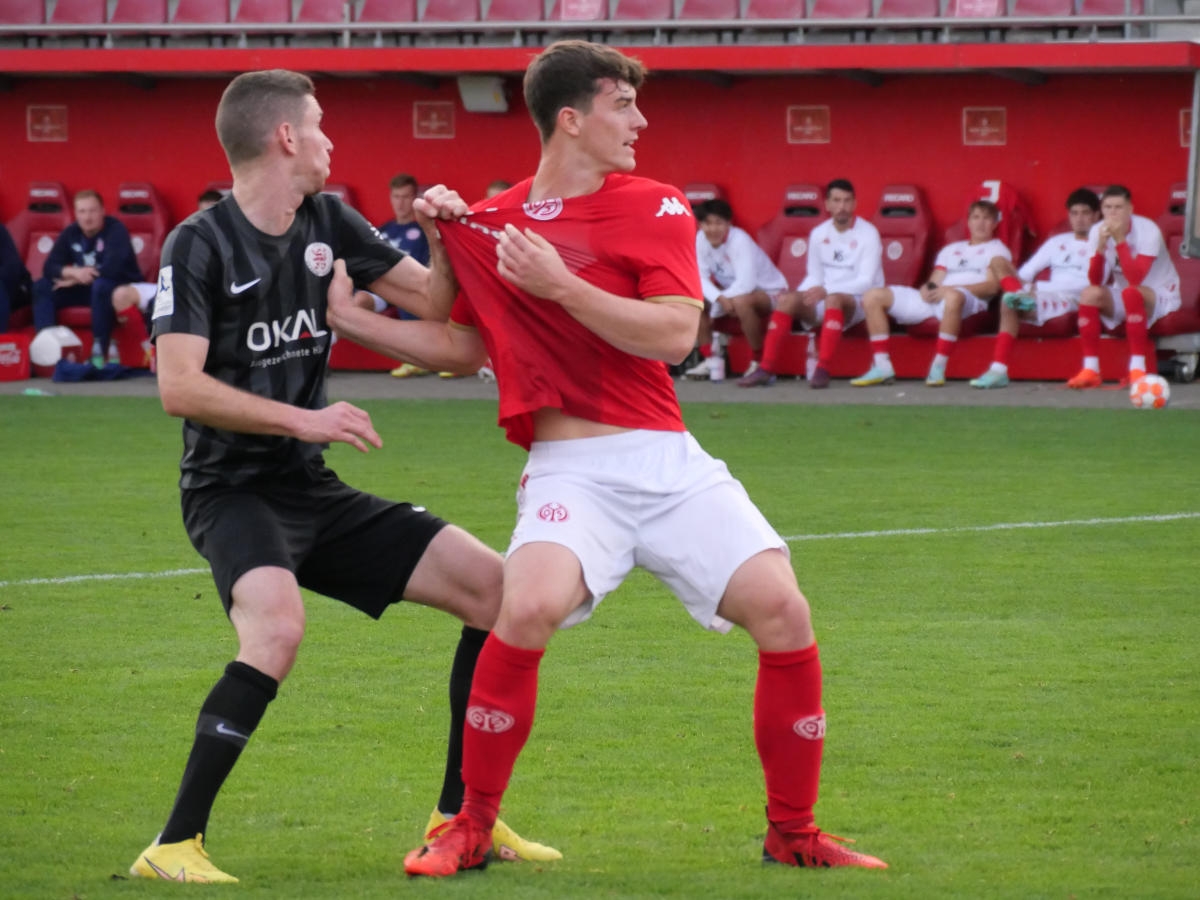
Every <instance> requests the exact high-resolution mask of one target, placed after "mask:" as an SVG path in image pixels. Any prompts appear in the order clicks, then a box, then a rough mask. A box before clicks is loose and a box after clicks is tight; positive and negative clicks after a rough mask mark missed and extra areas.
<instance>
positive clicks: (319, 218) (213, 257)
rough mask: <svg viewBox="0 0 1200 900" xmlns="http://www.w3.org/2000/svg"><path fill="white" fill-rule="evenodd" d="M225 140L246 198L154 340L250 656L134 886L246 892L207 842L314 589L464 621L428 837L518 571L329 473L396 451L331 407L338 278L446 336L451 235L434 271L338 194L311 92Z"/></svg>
mask: <svg viewBox="0 0 1200 900" xmlns="http://www.w3.org/2000/svg"><path fill="white" fill-rule="evenodd" d="M216 128H217V137H218V138H219V140H220V142H221V146H222V147H223V148H224V150H225V154H226V156H227V157H228V159H229V165H230V168H231V170H232V172H233V191H232V193H231V194H230V196H228V197H226V198H225V199H223V200H222V201H221V202H220V203H218V204H216V206H214V207H213V208H211V209H208V210H205V211H203V212H197V213H194V214H193V215H192V216H191V217H190V218H188V219H187V220H186V221H185V222H183V223H182V224H180V225H179V227H177V228H176V229H175V230H174V231H173V232H172V233H171V235H170V236H169V237H168V239H167V241H166V244H165V245H164V247H163V254H162V268H161V270H160V272H159V277H158V293H157V296H156V298H155V305H154V334H155V339H156V343H157V348H158V383H159V392H160V394H161V397H162V403H163V408H164V409H165V410H166V411H167V412H168V413H169V414H171V415H172V416H178V417H180V418H182V419H183V420H184V422H183V444H184V450H183V459H182V462H181V464H180V469H181V472H182V476H181V478H180V488H181V491H182V507H183V519H184V525H185V526H186V528H187V533H188V536H189V537H190V538H191V540H192V543H193V544H194V545H195V547H196V549H197V550H198V551H199V552H200V554H201V555H203V556H204V557H205V558H206V559H207V560H208V562H209V565H210V566H211V568H212V573H213V578H214V580H215V581H216V584H217V588H218V591H219V593H220V596H221V600H222V603H223V604H224V606H225V611H226V613H227V614H228V616H229V619H230V621H231V622H232V624H233V627H234V629H235V630H236V632H237V637H238V653H237V658H236V659H234V660H233V661H232V662H230V663H229V664H228V665H227V666H226V667H225V671H224V674H223V675H222V676H221V677H220V679H219V680H218V681H217V683H216V685H215V686H214V687H213V689H212V692H211V693H210V694H209V695H208V697H207V699H206V700H205V701H204V703H203V705H202V706H201V708H200V715H199V718H198V720H197V723H196V732H195V739H194V743H193V744H192V750H191V754H190V756H189V757H188V761H187V765H186V767H185V770H184V773H183V779H182V783H181V785H180V787H179V792H178V794H177V796H176V799H175V805H174V808H173V809H172V810H171V814H170V816H169V818H168V820H167V823H166V826H165V827H164V828H163V831H162V833H161V834H160V835H159V836H158V838H156V839H155V841H154V842H153V843H152V844H151V845H150V846H149V847H147V848H146V850H145V851H144V852H143V853H142V854H141V855H140V856H139V857H138V858H137V861H136V862H135V863H134V864H133V867H132V868H131V869H130V871H131V873H132V874H134V875H137V876H142V877H146V878H164V879H168V880H173V881H191V882H231V881H236V880H237V879H236V878H234V877H233V876H231V875H228V874H227V873H225V872H223V871H221V870H220V869H219V868H217V867H216V866H215V865H214V864H213V863H212V861H211V860H210V859H209V858H208V854H207V853H206V852H205V849H204V837H203V835H204V834H205V833H206V832H207V829H208V818H209V813H210V811H211V809H212V805H213V802H214V800H215V799H216V795H217V792H218V791H219V790H220V788H221V785H222V783H223V782H224V781H225V778H226V776H227V775H228V774H229V772H230V771H231V769H232V768H233V765H234V763H235V762H236V761H237V758H238V755H239V754H240V753H241V751H242V748H243V747H244V746H245V745H246V742H247V741H248V740H249V738H250V735H251V734H252V733H253V732H254V729H255V727H256V726H257V725H258V723H259V720H260V719H261V718H262V716H263V713H264V712H265V711H266V708H267V705H268V704H269V703H270V702H271V700H272V699H273V698H274V697H275V694H276V691H277V690H278V687H279V683H280V682H281V681H282V680H283V679H284V677H285V676H286V675H287V673H288V671H289V670H290V669H291V667H292V664H293V662H294V661H295V658H296V650H297V648H298V647H299V644H300V641H301V638H302V636H303V634H304V619H305V616H304V604H303V600H302V598H301V593H300V588H301V587H304V588H308V589H310V590H313V591H315V592H317V593H320V594H324V595H326V596H329V597H333V598H335V599H337V600H341V601H342V602H344V603H347V604H349V605H350V606H353V607H355V608H357V609H359V610H361V611H363V612H365V613H366V614H368V615H370V616H373V617H375V618H378V617H379V616H380V615H381V614H382V613H383V611H384V609H386V608H387V606H388V605H390V604H392V603H395V602H397V601H399V600H401V599H403V600H408V601H411V602H414V603H420V604H423V605H426V606H432V607H435V608H437V609H441V610H444V611H446V612H448V613H450V614H452V615H454V616H457V617H458V618H459V619H461V620H462V621H463V630H462V637H461V639H460V641H459V644H458V649H457V652H456V654H455V657H454V662H453V666H452V669H451V673H450V698H451V699H450V705H451V728H450V741H449V747H448V751H447V761H446V776H445V781H444V784H443V789H442V795H441V797H440V798H439V800H438V805H437V809H435V811H434V813H433V816H432V818H431V820H430V824H429V827H428V828H427V831H428V830H432V829H433V828H434V827H436V826H438V825H440V824H441V823H442V822H443V821H445V818H446V817H452V816H453V815H454V814H455V813H456V812H457V811H458V809H459V805H460V804H461V802H462V792H463V786H462V778H461V774H460V768H461V759H462V724H463V717H464V715H465V712H466V702H467V697H468V694H469V691H470V688H471V676H472V673H473V671H474V668H475V659H476V657H477V656H478V654H479V650H480V648H481V647H482V645H483V641H484V639H485V637H486V636H487V630H488V629H490V628H491V627H492V625H493V624H494V622H495V619H496V615H497V612H498V610H499V607H500V594H501V577H502V576H501V572H502V562H501V558H500V555H499V554H498V553H496V552H495V551H493V550H491V549H490V548H488V547H486V546H485V545H484V544H483V543H482V542H480V541H478V540H477V539H476V538H474V537H472V536H471V535H469V534H468V533H467V532H465V531H463V530H462V529H460V528H457V527H455V526H454V525H450V524H447V523H446V522H444V521H442V520H441V519H439V518H437V517H436V516H434V515H432V514H431V513H429V512H426V511H425V509H424V508H423V507H420V506H413V505H412V504H409V503H394V502H391V501H387V500H383V499H381V498H378V497H375V496H372V495H370V494H366V493H363V492H361V491H357V490H355V489H353V488H351V487H349V486H348V485H346V484H344V483H343V482H342V481H341V480H339V479H338V477H337V476H336V475H335V474H334V473H333V472H332V471H331V470H329V469H328V468H326V467H325V464H324V459H323V455H322V453H323V450H324V448H325V446H326V445H328V444H329V443H331V442H333V441H342V442H345V443H348V444H351V445H353V446H354V447H356V448H357V449H358V450H360V451H363V452H367V451H368V449H369V448H371V447H376V448H378V447H380V446H382V441H381V440H380V437H379V435H378V434H377V433H376V431H375V429H374V428H373V427H372V425H371V419H370V416H369V415H368V414H367V413H366V412H365V411H363V410H361V409H358V408H357V407H355V406H353V405H351V404H349V403H345V402H339V403H334V404H333V405H331V406H330V405H326V400H325V366H326V360H327V358H328V355H329V347H330V332H329V329H328V328H327V327H326V324H325V307H326V291H327V289H328V286H329V282H330V279H331V277H332V273H333V269H334V261H335V260H343V261H344V264H345V266H346V269H347V271H348V272H349V274H350V276H351V278H353V280H354V281H355V283H356V284H357V285H359V286H361V287H363V288H366V289H369V290H371V291H372V292H374V293H375V294H378V295H380V296H382V297H384V298H385V299H386V300H388V301H389V302H392V303H395V304H396V305H397V306H401V307H403V308H405V309H407V310H409V311H410V312H412V313H414V314H416V315H418V316H420V317H421V318H430V319H437V320H443V321H444V320H445V318H446V316H447V315H448V313H449V309H450V305H451V302H452V301H453V294H454V290H455V287H454V280H453V276H452V275H450V274H449V267H448V263H447V261H446V257H445V251H444V250H443V249H442V247H441V243H440V241H438V240H437V238H436V230H435V229H434V228H433V227H432V223H431V222H430V221H429V220H428V219H423V222H424V227H426V229H427V231H428V233H429V235H430V243H431V247H432V251H433V255H432V258H431V268H430V269H426V268H425V267H424V266H422V265H420V264H419V263H417V262H416V261H414V260H412V259H410V258H409V257H407V256H405V255H404V254H403V253H401V252H400V251H398V250H395V249H393V248H392V247H391V246H390V245H389V244H388V243H387V242H386V241H384V240H382V239H380V237H379V236H378V234H377V233H376V232H375V231H374V229H372V228H371V226H370V225H369V224H368V223H367V222H366V220H365V219H363V218H362V216H361V215H359V214H358V213H357V212H355V211H354V210H352V209H350V208H349V207H347V206H344V205H343V204H342V203H341V201H339V200H337V199H336V198H334V197H331V196H328V195H324V194H321V193H320V191H321V189H322V187H324V185H325V180H326V179H327V178H328V176H329V157H330V152H331V151H332V149H333V145H332V144H331V143H330V141H329V139H328V138H327V137H326V136H325V134H324V133H323V132H322V131H321V107H320V105H319V104H318V103H317V100H316V97H315V96H314V88H313V84H312V81H310V80H309V79H308V78H307V77H306V76H304V75H300V74H298V73H295V72H287V71H283V70H274V71H263V72H250V73H246V74H244V75H240V76H238V77H237V78H235V79H234V80H233V81H232V82H231V83H230V84H229V86H228V87H227V88H226V90H225V93H224V94H223V96H222V97H221V102H220V104H219V105H218V107H217V118H216ZM460 202H461V201H460ZM418 205H420V204H418ZM466 209H467V207H466V204H465V203H463V204H461V209H458V212H459V213H462V212H465V211H466ZM420 211H422V212H424V211H425V210H424V209H421V210H420ZM495 849H496V851H497V855H499V856H500V857H501V858H509V859H513V858H525V859H542V860H544V859H556V858H558V857H559V853H558V851H556V850H553V849H552V848H549V847H544V846H542V845H541V844H535V843H532V842H529V841H525V840H523V839H522V838H520V837H519V836H517V835H516V834H514V833H513V832H512V831H511V830H510V829H506V833H504V834H502V835H500V836H499V837H498V838H497V840H496V847H495Z"/></svg>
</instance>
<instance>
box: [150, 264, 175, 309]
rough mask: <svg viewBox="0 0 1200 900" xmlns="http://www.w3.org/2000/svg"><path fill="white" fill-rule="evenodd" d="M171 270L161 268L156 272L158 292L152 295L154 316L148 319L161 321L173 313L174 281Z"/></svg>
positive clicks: (169, 268)
mask: <svg viewBox="0 0 1200 900" xmlns="http://www.w3.org/2000/svg"><path fill="white" fill-rule="evenodd" d="M172 268H173V267H172V266H163V267H162V268H161V269H159V270H158V291H157V292H156V293H155V295H154V315H152V316H151V317H150V318H152V319H161V318H162V317H163V316H169V315H171V314H172V313H174V312H175V280H174V278H173V276H172Z"/></svg>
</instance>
